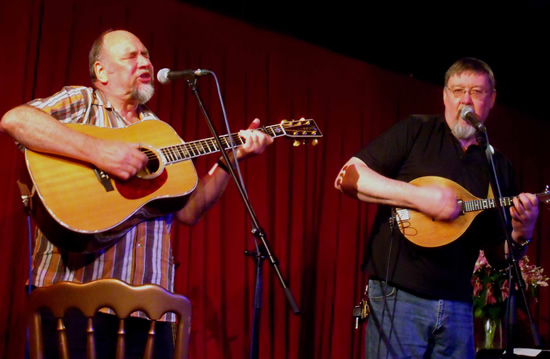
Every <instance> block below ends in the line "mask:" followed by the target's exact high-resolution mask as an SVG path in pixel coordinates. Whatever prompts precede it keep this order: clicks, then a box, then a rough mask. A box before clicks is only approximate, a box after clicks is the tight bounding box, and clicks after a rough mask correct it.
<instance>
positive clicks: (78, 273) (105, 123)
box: [0, 30, 273, 358]
mask: <svg viewBox="0 0 550 359" xmlns="http://www.w3.org/2000/svg"><path fill="white" fill-rule="evenodd" d="M89 69H90V76H91V79H92V83H93V88H90V87H74V86H73V87H64V88H63V89H62V90H61V91H60V92H58V93H56V94H55V95H53V96H51V97H48V98H45V99H36V100H33V101H31V102H29V103H28V104H26V105H22V106H19V107H16V108H15V109H12V110H10V111H8V112H7V113H6V114H5V115H4V117H3V118H2V121H1V122H0V130H1V131H3V132H6V133H7V134H9V135H10V136H12V137H13V138H14V139H15V140H16V141H17V142H18V143H19V144H20V145H21V146H24V147H27V148H29V149H32V150H34V151H37V152H46V153H51V154H57V155H60V156H66V157H70V158H73V159H76V160H81V161H85V162H89V163H91V164H92V165H94V166H95V167H97V168H99V169H101V170H103V171H105V172H106V173H108V174H109V175H112V176H114V177H117V178H119V179H122V180H127V179H129V178H131V177H133V176H135V175H136V173H138V171H140V170H142V169H144V167H145V166H146V164H147V157H146V155H145V154H144V153H143V152H142V151H141V150H139V144H137V143H127V142H123V141H113V140H107V139H101V138H97V137H92V136H89V135H86V134H85V133H82V132H78V131H75V130H73V129H71V128H69V127H68V126H65V125H64V124H63V123H82V124H90V125H94V126H101V127H112V128H120V127H126V126H128V125H130V124H133V123H136V122H139V121H144V120H159V119H158V118H157V117H156V116H155V115H154V114H153V113H152V112H151V111H150V110H149V109H148V108H147V107H146V106H145V105H144V104H145V103H146V102H147V101H149V99H150V98H151V97H152V96H153V93H154V87H153V81H154V80H153V78H154V76H153V66H152V64H151V61H150V59H149V52H148V51H147V49H146V48H145V46H144V45H143V44H142V42H141V41H140V40H139V39H138V38H137V37H136V36H135V35H133V34H132V33H130V32H127V31H121V30H118V31H108V32H105V33H103V34H102V35H101V36H100V37H99V38H98V39H97V40H96V41H95V42H94V44H93V46H92V49H91V51H90V56H89ZM258 127H259V120H254V121H253V122H252V124H251V125H250V127H249V128H248V129H247V130H244V131H241V132H239V135H240V136H241V137H243V138H244V139H245V140H246V141H245V143H244V145H243V146H242V147H240V148H239V149H238V150H237V151H236V153H237V157H238V159H244V158H247V157H249V156H252V155H255V154H260V153H262V152H263V151H264V149H265V147H266V146H267V145H269V144H270V143H272V141H273V139H272V138H271V137H270V136H267V135H265V134H264V133H263V132H261V131H254V129H256V128H258ZM229 179H230V176H229V174H228V173H227V171H226V169H225V168H224V167H223V166H220V165H215V166H214V167H213V168H212V170H210V172H209V173H208V174H206V175H205V176H203V177H202V178H201V179H200V180H199V183H198V184H197V187H196V188H195V190H194V191H193V192H192V194H191V195H190V196H189V199H188V201H187V203H186V205H185V207H183V209H181V210H179V211H178V212H176V213H173V214H169V215H164V216H161V217H156V218H153V219H148V220H145V221H143V222H141V223H139V224H137V225H135V226H134V227H133V228H131V230H130V231H128V232H127V233H126V234H125V235H124V236H122V237H121V238H120V239H118V240H117V241H116V243H115V244H114V245H112V246H110V247H107V248H105V249H102V250H100V251H97V252H93V253H87V254H82V253H74V252H68V251H65V250H63V249H61V248H58V247H56V246H55V245H54V244H52V243H51V242H50V241H49V240H48V239H47V238H45V236H44V235H43V233H42V232H41V231H40V230H39V229H38V230H37V234H36V239H35V245H34V253H33V271H32V279H31V285H32V286H33V287H42V286H49V285H52V284H54V283H56V282H60V281H74V282H81V283H83V282H89V281H92V280H96V279H101V278H115V279H120V280H122V281H125V282H127V283H129V284H132V285H141V284H157V285H160V286H162V287H163V288H165V289H167V290H169V291H173V289H174V263H173V260H172V253H171V248H170V228H171V225H172V222H173V220H174V219H177V220H178V221H180V222H181V223H184V224H189V225H190V224H194V223H195V222H197V221H198V220H199V219H200V218H201V216H202V215H203V214H204V213H205V212H206V211H207V210H208V209H209V208H210V207H211V206H212V205H213V204H214V203H215V202H216V201H217V199H218V198H219V197H220V195H221V194H222V193H223V190H224V189H225V187H226V185H227V183H228V182H229ZM106 205H108V204H106ZM88 215H90V216H93V215H94V213H89V214H88ZM95 320H96V334H97V335H98V336H99V337H96V343H97V344H98V348H97V350H98V357H100V358H106V357H111V356H113V355H114V349H112V347H113V346H114V345H115V342H114V341H113V340H116V332H117V326H118V322H117V320H116V318H114V316H113V315H110V314H102V313H100V314H98V316H97V317H96V318H95ZM132 320H133V322H132V323H131V324H130V325H128V326H127V334H128V335H129V338H128V339H127V340H129V342H127V345H126V347H127V349H128V350H131V351H135V352H136V353H135V354H134V353H133V352H132V353H128V356H127V357H141V355H142V349H143V347H144V345H145V341H146V340H145V339H146V335H147V331H148V330H149V324H148V322H147V321H146V320H145V319H142V318H132ZM67 321H68V323H67V328H68V331H67V332H68V335H69V343H70V345H71V346H73V347H72V348H71V350H72V352H71V357H73V355H75V357H85V353H86V351H85V350H86V345H85V337H84V333H85V331H84V330H82V331H81V332H80V334H81V336H80V337H78V338H74V337H73V336H75V335H76V334H77V333H78V330H76V329H75V330H72V328H73V326H75V325H80V326H83V327H84V328H85V323H84V322H82V318H79V317H75V318H67ZM169 321H170V317H169V318H168V322H166V323H164V325H160V326H157V334H159V335H158V336H157V341H156V345H155V351H156V357H160V358H168V357H171V351H172V331H171V325H170V323H169ZM159 324H161V323H159ZM51 325H52V326H53V328H51V329H50V330H46V331H45V332H46V333H52V334H54V335H55V323H54V322H52V323H51ZM104 327H106V328H109V329H105V330H104ZM158 337H161V338H164V340H163V341H159V338H158ZM45 344H46V346H48V345H49V346H52V348H49V349H48V348H47V350H51V351H52V352H53V354H52V353H50V354H51V355H52V357H55V349H56V340H55V337H53V338H50V339H48V338H46V340H45ZM75 347H76V348H75ZM74 350H80V352H78V353H75V352H74ZM73 353H75V354H73Z"/></svg>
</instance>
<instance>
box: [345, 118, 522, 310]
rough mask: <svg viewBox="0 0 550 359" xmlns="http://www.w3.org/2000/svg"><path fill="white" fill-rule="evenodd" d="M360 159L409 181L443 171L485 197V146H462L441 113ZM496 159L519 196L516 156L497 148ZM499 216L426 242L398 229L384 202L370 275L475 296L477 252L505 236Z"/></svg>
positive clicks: (431, 292) (400, 127)
mask: <svg viewBox="0 0 550 359" xmlns="http://www.w3.org/2000/svg"><path fill="white" fill-rule="evenodd" d="M355 157H357V158H359V159H361V160H362V161H363V162H365V163H366V164H367V165H368V166H369V167H370V168H371V169H372V170H374V171H376V172H378V173H380V174H382V175H384V176H386V177H389V178H393V179H397V180H401V181H405V182H409V181H411V180H413V179H415V178H418V177H422V176H440V177H445V178H447V179H450V180H452V181H454V182H456V183H458V184H459V185H461V186H462V187H464V188H465V189H466V190H468V191H469V192H470V193H471V194H473V195H474V196H476V197H479V198H487V194H488V190H489V180H490V175H489V170H488V166H487V160H486V156H485V152H484V151H483V149H482V148H481V147H480V146H477V145H472V146H470V147H469V148H468V150H467V151H466V152H464V151H463V150H462V148H461V146H460V143H459V142H458V140H457V139H456V138H455V137H454V136H453V134H452V132H451V130H450V129H449V126H448V125H447V123H446V122H445V119H444V118H443V117H441V116H411V117H409V118H408V119H406V120H404V121H401V122H399V123H397V124H396V125H395V126H393V127H392V128H390V129H389V130H388V131H386V132H385V133H383V134H382V135H381V136H379V137H378V138H376V139H375V140H374V141H373V142H371V143H370V144H369V145H368V146H367V147H365V148H363V149H362V150H361V151H359V152H357V153H356V154H355ZM493 159H494V163H495V167H496V170H497V175H498V179H499V184H500V188H501V191H502V194H503V196H511V195H515V194H516V190H515V184H514V174H513V169H512V166H511V164H510V162H509V161H508V160H507V159H506V158H505V157H504V156H503V155H502V154H500V153H498V152H497V153H495V154H494V156H493ZM497 215H498V213H497V212H496V210H488V211H484V212H482V213H481V214H479V215H478V216H477V217H476V219H475V220H474V222H473V223H472V224H471V225H470V227H469V228H468V230H466V232H465V233H464V234H463V235H462V236H461V237H460V238H458V239H457V240H455V241H454V242H452V243H450V244H447V245H444V246H441V247H435V248H425V247H421V246H417V245H415V244H413V243H412V242H410V241H409V240H407V239H406V238H405V237H404V236H402V235H401V232H400V231H399V229H398V228H394V229H393V231H392V229H391V228H390V222H389V218H390V216H391V208H389V207H388V206H379V210H378V213H377V215H376V219H375V222H374V225H373V229H372V232H371V236H370V240H369V243H368V245H367V250H366V256H365V263H364V267H365V269H366V271H367V272H368V273H369V274H370V275H371V276H373V277H375V278H378V279H382V280H388V282H390V283H391V284H393V285H395V286H397V287H399V288H402V289H404V290H407V291H409V292H411V293H414V294H416V295H419V296H422V297H425V298H433V299H448V300H460V301H471V297H472V287H471V283H470V280H471V276H472V272H473V268H474V264H475V261H476V259H477V256H478V253H479V250H480V249H483V248H484V247H485V246H486V245H494V244H495V243H498V242H501V241H503V240H504V235H503V231H502V225H501V224H500V223H499V220H498V216H497ZM390 252H391V253H390Z"/></svg>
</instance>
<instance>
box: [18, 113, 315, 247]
mask: <svg viewBox="0 0 550 359" xmlns="http://www.w3.org/2000/svg"><path fill="white" fill-rule="evenodd" d="M67 126H69V127H71V128H72V129H74V130H76V131H79V132H82V133H85V134H87V135H90V136H94V137H98V138H102V139H105V140H116V141H125V142H128V143H139V144H140V147H139V148H140V150H141V151H142V152H143V153H145V154H146V155H147V157H148V158H149V161H148V164H147V168H146V169H145V170H143V171H141V172H140V173H139V174H138V175H137V176H135V177H133V178H131V179H130V180H128V181H121V180H118V179H115V178H111V177H110V176H109V175H108V174H106V173H104V172H103V171H100V170H98V169H97V168H94V167H93V166H92V165H91V164H90V163H87V162H81V161H76V160H74V159H71V158H67V157H62V156H56V155H51V154H45V153H40V152H34V151H32V150H29V149H27V150H26V151H25V161H26V164H27V170H28V176H27V177H28V178H27V181H25V179H23V182H25V183H26V184H27V185H28V187H30V185H32V187H33V191H32V192H31V193H30V196H31V213H32V215H33V217H34V219H35V222H36V224H37V225H38V227H39V228H40V229H41V230H42V232H43V233H44V234H45V235H46V237H47V238H48V239H49V240H50V241H51V242H52V243H54V244H55V245H57V246H58V247H60V248H63V249H66V250H69V251H73V252H92V251H96V250H99V249H102V248H105V247H107V246H109V245H110V244H112V243H113V242H114V241H116V240H117V239H118V238H120V237H121V236H122V235H123V234H124V233H126V232H127V231H128V230H129V229H130V228H132V227H133V226H134V225H136V224H137V223H139V222H142V221H145V220H147V219H151V218H155V217H159V216H162V215H166V214H169V213H173V212H176V211H178V210H179V209H181V208H183V206H184V205H185V203H186V201H187V195H188V194H189V193H191V192H192V191H193V190H194V189H195V187H196V186H197V183H198V178H197V172H196V171H195V167H194V166H193V162H192V161H191V159H193V158H195V157H199V156H203V155H206V154H210V153H214V152H219V151H220V150H228V149H229V148H231V147H233V146H235V147H238V146H241V145H243V144H244V142H245V140H244V139H243V138H241V137H240V136H239V135H238V133H234V134H228V135H223V136H220V143H218V142H217V141H216V140H215V139H214V138H209V139H202V140H197V141H192V142H187V143H184V142H183V141H182V140H181V138H180V137H179V136H178V134H177V133H176V132H175V131H174V129H173V128H172V127H170V126H169V125H168V124H166V123H165V122H162V121H158V120H147V121H142V122H138V123H135V124H133V125H131V126H128V127H124V128H105V127H97V126H90V125H83V124H67ZM258 131H262V132H264V133H266V134H267V135H269V136H271V137H273V138H276V137H280V136H286V137H290V138H294V139H295V143H294V144H295V146H296V145H298V144H301V143H306V141H308V140H309V139H313V141H312V142H313V144H316V143H317V139H318V138H320V137H322V136H323V134H322V133H321V131H320V130H319V128H318V127H317V124H316V123H315V121H314V120H311V119H305V118H301V119H299V120H291V121H288V120H283V121H281V124H278V125H271V126H263V127H262V128H261V129H258ZM229 137H231V140H230V139H229ZM22 187H25V186H22ZM29 192H30V191H29Z"/></svg>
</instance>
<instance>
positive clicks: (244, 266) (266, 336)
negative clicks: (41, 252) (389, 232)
mask: <svg viewBox="0 0 550 359" xmlns="http://www.w3.org/2000/svg"><path fill="white" fill-rule="evenodd" d="M109 28H123V29H128V30H130V31H132V32H134V33H135V34H136V35H137V36H139V37H140V38H141V39H142V41H143V43H144V44H145V45H146V46H147V47H148V48H149V50H150V52H151V54H152V61H153V64H154V65H155V66H156V70H158V69H160V68H163V67H168V68H170V69H187V68H192V69H195V68H206V69H210V70H212V71H214V72H215V73H216V74H217V76H218V78H219V81H220V85H221V92H222V96H223V99H224V102H225V105H226V107H227V114H228V116H229V122H230V125H231V127H232V131H233V132H235V131H237V130H239V129H240V128H243V127H245V126H247V125H248V123H249V122H250V121H251V120H252V119H253V118H254V117H259V118H261V119H262V121H263V123H264V124H274V123H278V122H280V121H281V120H283V119H298V118H300V117H306V118H313V119H314V120H315V121H316V122H317V124H318V125H319V127H320V128H321V130H322V132H323V134H324V137H323V138H322V139H321V140H320V143H319V145H318V146H300V147H294V146H293V145H292V142H291V141H288V140H287V139H279V140H276V142H275V144H273V145H272V146H271V147H270V148H268V150H267V151H266V153H265V154H264V155H262V156H259V157H256V158H253V159H250V160H248V161H246V162H245V163H243V164H242V171H243V176H244V181H245V184H246V188H247V191H248V195H249V198H250V201H251V204H252V206H253V208H254V210H255V213H256V215H257V217H258V219H259V221H260V223H261V225H262V227H263V229H264V231H265V233H266V235H267V239H268V241H269V242H270V243H271V247H272V250H273V252H274V254H275V255H276V256H277V258H278V260H279V265H280V269H281V271H282V275H283V277H284V278H285V279H286V280H287V284H288V286H289V288H290V290H291V291H292V293H293V294H294V296H295V298H296V301H297V303H298V305H299V307H300V309H301V313H300V315H299V316H296V315H293V314H292V312H291V311H290V309H289V307H288V305H287V301H286V298H285V296H284V293H283V290H282V288H281V285H280V283H279V280H278V278H277V276H276V275H275V272H274V271H273V269H272V267H271V266H270V265H269V262H268V261H265V263H263V266H262V268H263V276H262V278H263V284H264V287H263V297H262V310H261V326H260V357H261V358H350V357H353V358H360V357H362V355H361V350H362V349H361V348H362V342H363V338H362V336H363V333H362V332H363V328H361V329H360V330H357V331H356V330H354V329H353V324H354V322H353V319H352V317H351V309H352V307H353V306H354V305H355V304H356V302H357V301H358V300H359V299H360V298H361V294H362V291H363V286H364V281H365V278H364V276H363V275H362V274H361V273H360V271H359V267H360V263H361V259H362V253H363V249H364V246H365V241H366V238H367V235H368V232H369V228H370V227H369V226H370V224H371V222H372V219H373V215H374V213H375V210H376V208H375V206H371V205H366V204H362V203H359V202H358V201H355V200H352V199H350V198H347V197H345V196H343V195H341V194H340V193H339V192H338V191H336V190H334V188H333V181H334V179H335V177H336V175H337V173H338V171H339V169H340V167H341V166H342V165H343V163H344V162H345V161H346V160H347V159H348V158H349V157H350V156H352V155H353V153H354V152H355V151H356V150H358V149H359V148H361V147H362V146H363V145H364V144H366V143H367V142H369V141H370V140H371V139H372V138H373V137H375V136H376V135H378V134H379V133H380V132H381V131H383V130H384V129H386V128H388V127H389V126H390V125H392V124H393V123H395V122H396V121H397V120H398V119H400V118H402V117H403V116H405V115H407V114H410V113H437V112H441V111H442V93H441V92H442V88H441V87H439V86H433V85H429V84H426V83H422V82H420V81H417V80H415V79H413V78H411V77H407V76H402V75H397V74H393V73H391V72H388V71H385V70H382V69H380V68H377V67H374V66H371V65H368V64H365V63H363V62H360V61H357V60H354V59H351V58H347V57H345V56H341V55H338V54H335V53H332V52H330V51H327V50H325V49H322V48H320V47H317V46H313V45H310V44H307V43H304V42H301V41H298V40H295V39H291V38H288V37H285V36H282V35H278V34H275V33H272V32H269V31H265V30H262V29H258V28H255V27H253V26H250V25H247V24H244V23H242V22H240V21H237V20H234V19H230V18H227V17H223V16H220V15H216V14H213V13H211V12H208V11H204V10H201V9H197V8H194V7H192V6H189V5H185V4H182V3H179V2H175V1H170V0H157V1H155V2H146V1H141V0H140V1H119V2H110V1H106V0H105V1H104V0H100V1H94V2H85V1H75V0H59V1H45V0H20V1H18V2H17V3H16V2H13V3H11V2H6V1H4V2H1V3H0V30H1V31H0V40H1V42H0V43H2V45H3V48H4V50H5V51H4V53H3V56H2V57H1V58H0V68H1V69H2V70H1V71H2V73H1V74H2V77H1V78H2V80H3V81H2V82H3V86H1V87H0V94H1V96H0V98H1V99H2V100H1V101H0V113H2V114H3V113H4V112H6V111H7V110H8V109H10V108H12V107H14V106H16V105H18V104H20V103H23V102H26V101H29V100H31V99H33V98H35V97H43V96H48V95H50V94H52V93H54V92H55V91H57V90H59V89H60V88H61V87H62V86H64V85H76V84H89V80H88V72H87V52H88V50H89V47H90V46H91V43H92V42H93V40H94V39H95V38H96V37H97V36H98V34H99V33H100V32H102V31H104V30H106V29H109ZM367 45H368V44H365V46H367ZM447 65H450V64H442V66H447ZM497 76H498V74H497ZM442 77H443V74H442ZM199 89H200V93H201V95H202V97H203V100H204V102H205V104H206V106H207V108H208V111H209V113H210V115H211V117H212V119H213V120H214V122H215V124H216V126H217V128H218V130H219V131H220V132H222V131H223V128H222V116H221V114H222V113H221V110H220V103H219V100H218V98H217V94H216V86H215V84H214V81H213V78H212V77H205V78H201V79H200V80H199ZM150 107H151V108H152V109H153V110H154V111H155V112H156V113H157V114H158V115H159V117H160V118H161V119H163V120H164V121H166V122H168V123H170V124H171V125H172V126H173V127H174V128H175V130H176V131H177V132H178V133H179V134H180V135H181V137H182V138H183V139H184V140H186V141H191V140H196V139H201V138H206V137H211V135H210V133H209V131H208V128H207V126H206V124H205V123H204V120H203V118H202V115H201V113H200V111H199V110H198V107H197V104H196V101H195V99H194V97H193V95H192V93H191V91H190V90H189V89H188V88H187V85H186V84H185V82H183V81H182V82H177V83H174V84H172V85H168V86H161V85H157V94H156V95H155V97H154V99H153V100H152V101H151V103H150ZM520 122H521V126H517V124H518V123H520ZM488 125H489V131H490V134H491V142H492V143H493V145H494V146H495V147H497V148H499V149H501V150H502V151H503V152H505V153H506V154H507V155H508V156H509V157H510V159H511V160H512V161H513V162H514V164H515V165H516V168H517V170H518V173H519V177H518V179H519V182H520V183H519V185H520V186H521V188H522V189H523V190H525V191H530V192H540V191H541V189H542V188H543V185H544V184H546V183H550V170H549V168H550V167H549V166H548V165H547V164H546V163H545V160H546V159H547V158H550V148H549V147H548V145H547V140H546V138H545V136H546V135H547V134H548V133H550V129H549V125H548V123H547V122H546V123H545V122H543V121H542V120H540V119H537V118H533V117H529V116H527V115H525V114H522V113H520V112H517V111H512V110H510V109H507V108H503V107H499V106H497V108H495V110H494V111H493V113H492V115H491V117H490V120H489V122H488ZM0 149H1V151H2V153H3V155H2V158H3V166H2V176H1V177H0V183H1V188H2V189H3V190H2V191H0V201H1V203H2V205H1V207H0V235H1V238H2V251H0V290H1V293H2V296H1V297H0V308H2V309H1V314H0V356H2V357H5V358H15V357H22V355H23V350H24V329H25V318H24V305H25V293H24V284H25V278H26V276H27V267H28V265H27V263H28V246H27V240H26V238H27V230H26V218H25V214H24V211H23V207H22V205H21V203H20V199H19V192H18V189H17V186H16V184H15V182H16V180H17V178H18V174H19V173H20V171H21V170H24V163H23V162H22V156H21V154H20V153H19V152H18V151H17V150H16V148H15V146H14V144H13V141H12V140H11V139H10V138H8V137H7V136H1V137H0ZM216 159H217V156H216V155H213V156H207V157H203V158H200V159H197V160H196V161H195V165H196V169H197V172H198V173H199V175H200V174H202V173H204V172H205V171H207V170H208V169H209V168H210V166H211V165H212V164H213V163H214V161H215V160H216ZM75 195H79V194H75ZM548 217H549V215H548V211H544V210H543V211H542V215H541V219H540V221H539V224H538V227H537V233H536V238H535V240H534V244H533V245H532V246H531V248H530V249H529V254H530V256H531V260H532V261H533V262H535V263H537V264H541V265H543V266H546V267H550V259H548V258H544V257H543V256H542V254H543V253H545V250H547V249H548V247H550V240H549V239H550V231H549V229H548V220H549V218H548ZM250 230H251V225H250V220H249V217H248V216H247V213H246V211H245V207H244V206H243V204H242V201H241V199H240V197H239V195H238V193H237V191H236V189H235V186H234V185H232V184H231V185H229V187H228V189H227V191H226V193H225V195H224V197H223V199H222V200H221V201H220V202H219V203H218V204H217V205H216V206H215V207H214V208H213V209H212V210H211V211H210V212H209V214H208V215H207V216H206V217H205V218H204V219H203V220H202V221H201V222H200V223H198V224H197V225H196V226H194V227H192V228H188V227H184V226H179V225H178V226H176V227H175V230H174V232H175V233H174V236H173V241H174V256H175V260H176V263H177V265H178V267H177V274H176V277H177V278H176V290H177V292H178V293H181V294H183V295H186V296H187V297H189V298H190V299H191V302H192V304H193V327H192V339H191V357H192V358H243V357H246V356H248V352H249V348H250V340H251V323H252V314H253V310H252V304H253V294H254V284H255V267H254V262H253V260H252V259H251V258H249V257H247V256H245V255H244V254H243V251H244V250H253V249H254V241H253V236H252V235H251V234H250ZM549 311H550V296H549V293H548V291H547V290H541V291H540V301H539V303H538V304H537V305H536V306H535V307H534V317H535V320H536V323H537V325H538V326H539V329H540V333H541V335H542V337H543V339H545V340H546V341H548V339H549V338H550V322H549V316H550V313H549Z"/></svg>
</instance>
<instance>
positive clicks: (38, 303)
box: [27, 279, 191, 359]
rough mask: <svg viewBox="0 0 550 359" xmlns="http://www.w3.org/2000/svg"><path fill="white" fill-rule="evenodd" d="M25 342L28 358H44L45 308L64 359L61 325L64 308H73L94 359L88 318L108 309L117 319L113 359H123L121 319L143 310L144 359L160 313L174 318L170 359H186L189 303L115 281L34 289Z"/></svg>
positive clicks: (64, 339) (150, 354)
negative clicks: (146, 321)
mask: <svg viewBox="0 0 550 359" xmlns="http://www.w3.org/2000/svg"><path fill="white" fill-rule="evenodd" d="M28 304H29V307H28V311H27V313H28V315H29V342H30V357H31V359H39V358H40V359H41V358H43V356H44V344H43V338H42V318H41V314H40V312H41V310H42V309H43V308H47V309H48V310H49V311H50V312H51V313H52V314H53V316H54V317H55V318H56V321H57V324H56V326H57V337H58V347H59V357H60V358H62V359H68V358H69V354H68V345H67V344H68V343H67V336H66V331H65V326H64V324H63V316H64V313H65V312H66V310H67V309H70V308H76V309H78V310H80V311H81V312H82V314H83V315H84V317H85V318H86V321H87V328H86V345H87V353H88V355H87V356H88V358H89V359H95V358H96V351H95V342H94V329H93V322H92V317H93V316H94V315H95V314H96V313H97V311H98V310H99V309H100V308H105V307H109V308H111V309H113V310H114V311H115V312H116V316H117V317H118V318H119V319H120V327H119V328H120V329H119V330H118V338H117V345H116V347H117V349H116V351H117V352H116V357H117V359H118V358H120V359H123V358H124V350H125V343H124V341H125V340H124V325H123V323H124V319H125V318H128V317H129V316H130V314H131V313H133V312H135V311H138V310H139V311H143V312H144V313H145V314H147V316H148V317H149V318H150V319H151V329H150V330H149V333H148V338H147V343H146V347H145V353H144V358H147V359H149V358H152V357H153V345H154V336H155V323H156V321H157V320H159V319H160V318H161V317H162V315H163V314H164V313H168V312H173V313H175V314H176V317H177V333H176V343H175V348H174V358H187V354H188V344H189V335H190V331H191V303H190V302H189V300H188V299H187V298H185V297H184V296H181V295H178V294H173V293H170V292H168V291H167V290H165V289H163V288H161V287H159V286H156V285H151V284H148V285H143V286H130V285H128V284H126V283H124V282H122V281H119V280H116V279H101V280H96V281H93V282H90V283H86V284H79V283H73V282H60V283H56V284H54V285H52V286H50V287H43V288H37V289H35V290H33V291H32V293H31V295H30V296H29V303H28Z"/></svg>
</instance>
